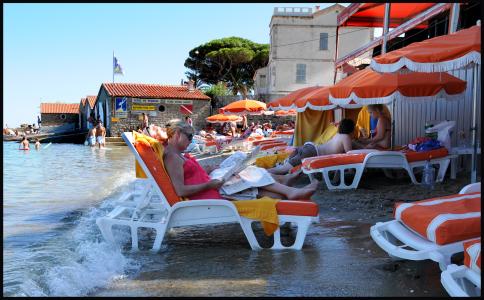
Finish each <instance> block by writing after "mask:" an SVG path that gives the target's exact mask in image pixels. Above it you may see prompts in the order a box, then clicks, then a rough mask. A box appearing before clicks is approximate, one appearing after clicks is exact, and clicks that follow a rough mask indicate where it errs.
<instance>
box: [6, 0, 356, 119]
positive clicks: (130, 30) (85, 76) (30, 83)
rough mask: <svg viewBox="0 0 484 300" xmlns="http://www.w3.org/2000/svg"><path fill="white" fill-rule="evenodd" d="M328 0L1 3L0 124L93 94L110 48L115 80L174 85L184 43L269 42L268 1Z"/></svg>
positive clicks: (105, 77)
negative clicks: (115, 62) (0, 100)
mask: <svg viewBox="0 0 484 300" xmlns="http://www.w3.org/2000/svg"><path fill="white" fill-rule="evenodd" d="M332 4H333V3H322V4H317V3H265V4H258V3H240V4H238V3H226V4H223V3H217V4H207V3H204V4H196V3H180V4H170V3H158V4H156V3H154V4H129V3H125V4H119V3H118V4H96V3H92V4H87V3H86V4H72V3H71V4H40V3H39V4H20V3H19V4H15V3H9V4H3V64H4V65H3V120H4V121H3V123H4V124H3V125H4V126H5V124H7V125H8V126H9V127H18V126H20V124H22V123H28V124H32V123H36V121H37V115H40V103H41V102H44V103H45V102H63V103H79V102H80V100H81V98H84V97H86V96H87V95H97V93H98V91H99V88H100V86H101V84H102V83H104V82H112V80H113V75H112V61H113V58H112V57H113V51H114V54H115V56H116V58H117V59H118V62H119V64H120V65H121V66H122V68H123V70H124V76H121V75H115V78H114V80H115V82H126V83H151V84H167V85H178V84H180V81H181V79H182V78H183V79H186V76H185V72H186V71H187V70H186V68H185V67H184V66H183V64H184V62H185V59H186V58H187V57H188V52H189V51H190V50H191V49H193V48H195V47H197V46H199V45H201V44H204V43H206V42H209V41H211V40H213V39H219V38H223V37H230V36H238V37H242V38H246V39H249V40H252V41H254V42H257V43H269V22H270V20H271V16H272V13H273V10H274V7H312V8H314V6H316V5H320V7H321V9H323V8H325V7H328V6H330V5H332ZM341 4H343V5H345V6H347V5H348V4H346V3H341Z"/></svg>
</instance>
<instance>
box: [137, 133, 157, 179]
mask: <svg viewBox="0 0 484 300" xmlns="http://www.w3.org/2000/svg"><path fill="white" fill-rule="evenodd" d="M133 138H134V140H135V142H145V143H149V144H150V146H151V147H152V148H153V150H154V151H155V152H156V154H157V155H158V160H159V161H160V162H161V166H162V167H163V168H165V165H164V164H163V150H164V148H163V145H162V144H161V143H160V141H158V140H157V139H154V138H152V137H149V136H147V135H144V134H140V133H138V132H136V131H133ZM135 168H136V178H148V177H147V176H146V174H145V172H143V169H142V168H141V166H140V165H139V163H138V161H135Z"/></svg>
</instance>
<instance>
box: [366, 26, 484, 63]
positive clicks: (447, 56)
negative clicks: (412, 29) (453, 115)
mask: <svg viewBox="0 0 484 300" xmlns="http://www.w3.org/2000/svg"><path fill="white" fill-rule="evenodd" d="M472 62H474V63H476V64H481V26H479V25H475V26H472V27H470V28H467V29H462V30H459V31H457V32H455V33H451V34H447V35H442V36H437V37H434V38H431V39H428V40H425V41H421V42H415V43H412V44H410V45H408V46H406V47H403V48H401V49H397V50H394V51H391V52H388V53H386V54H382V55H380V56H377V57H375V58H373V59H372V60H371V63H370V67H371V68H372V69H373V70H375V71H378V72H395V71H397V70H399V69H401V68H403V67H406V68H408V69H410V70H412V71H415V72H442V71H451V70H455V69H459V68H462V67H464V66H466V65H468V64H470V63H472Z"/></svg>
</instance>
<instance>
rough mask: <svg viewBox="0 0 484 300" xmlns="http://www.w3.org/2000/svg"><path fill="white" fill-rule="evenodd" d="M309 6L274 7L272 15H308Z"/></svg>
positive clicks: (309, 13)
mask: <svg viewBox="0 0 484 300" xmlns="http://www.w3.org/2000/svg"><path fill="white" fill-rule="evenodd" d="M312 14H313V9H312V8H311V7H274V14H273V15H274V16H310V15H312Z"/></svg>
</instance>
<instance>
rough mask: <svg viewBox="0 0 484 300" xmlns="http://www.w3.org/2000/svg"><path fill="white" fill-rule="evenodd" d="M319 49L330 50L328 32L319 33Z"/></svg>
mask: <svg viewBox="0 0 484 300" xmlns="http://www.w3.org/2000/svg"><path fill="white" fill-rule="evenodd" d="M319 50H328V33H327V32H322V33H320V34H319Z"/></svg>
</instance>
